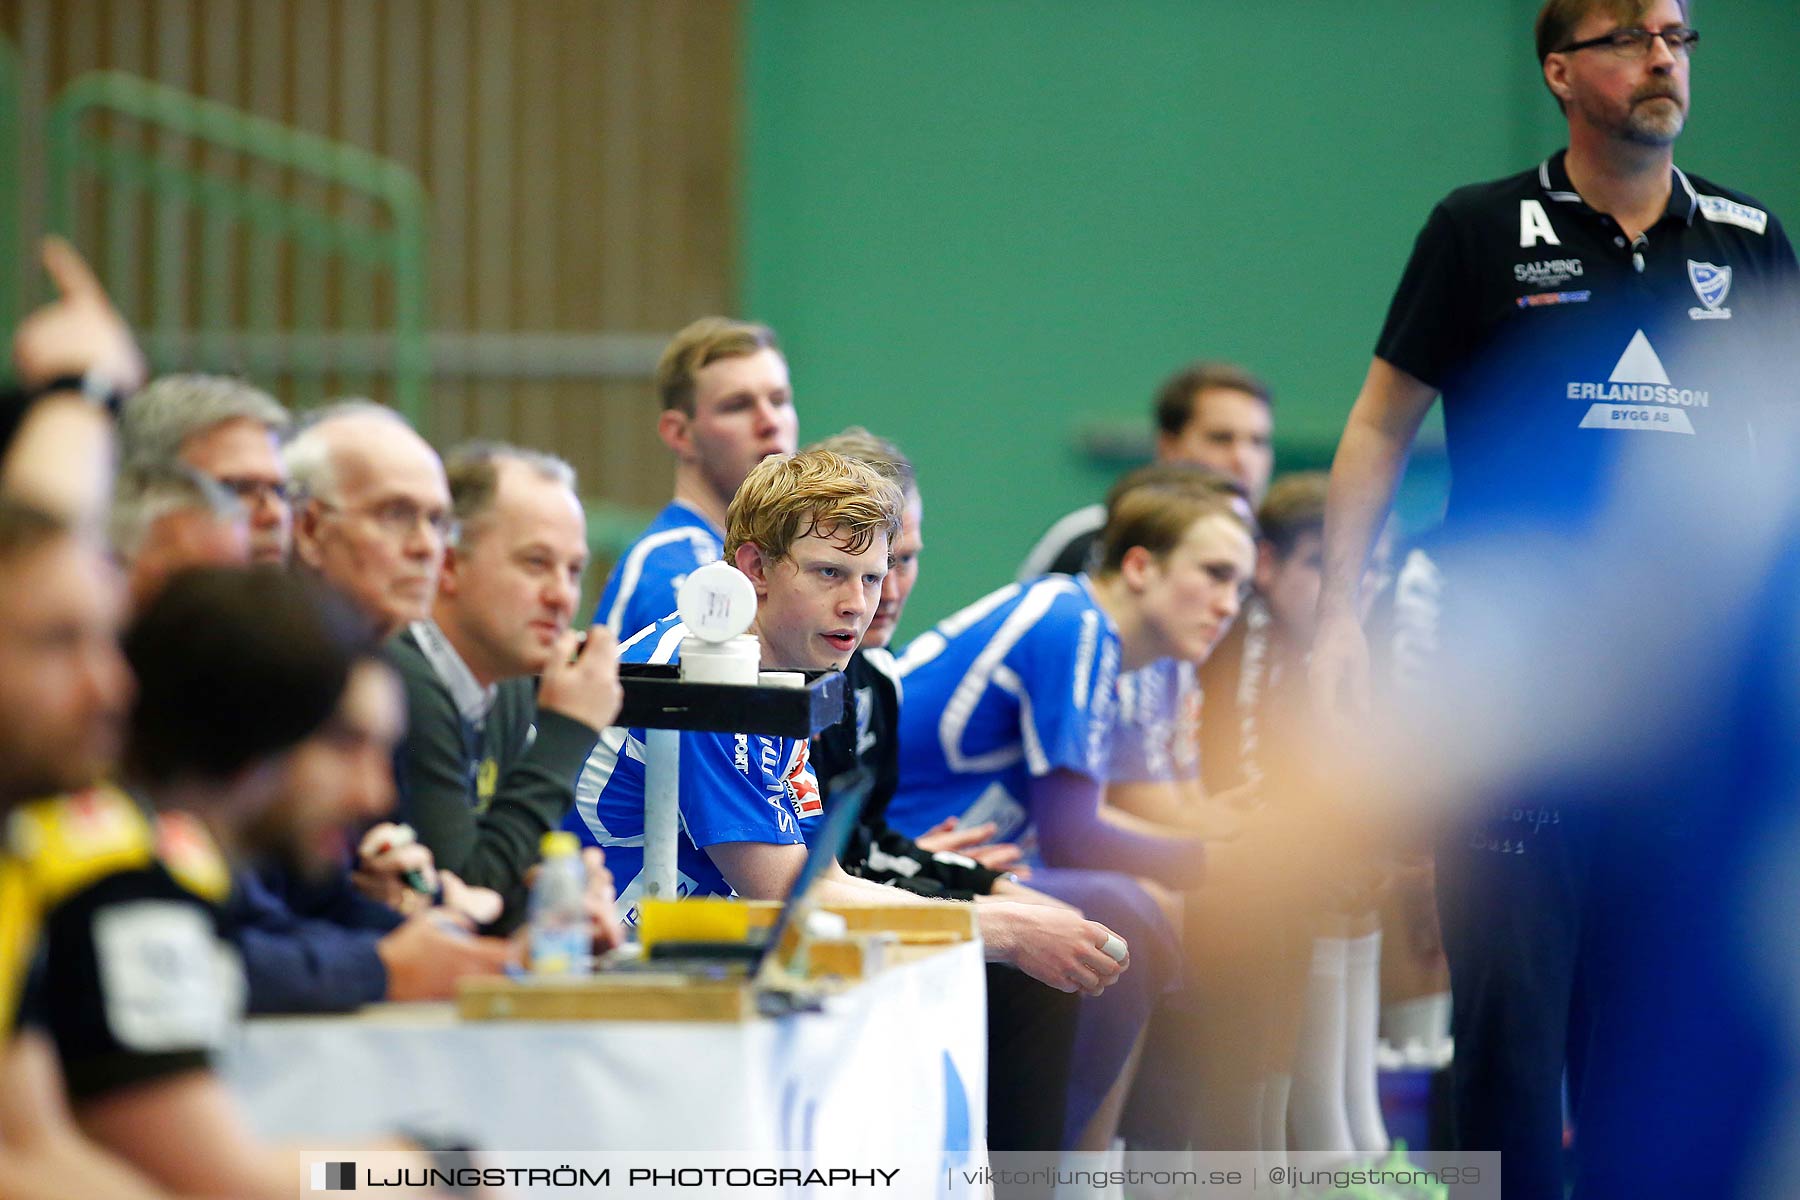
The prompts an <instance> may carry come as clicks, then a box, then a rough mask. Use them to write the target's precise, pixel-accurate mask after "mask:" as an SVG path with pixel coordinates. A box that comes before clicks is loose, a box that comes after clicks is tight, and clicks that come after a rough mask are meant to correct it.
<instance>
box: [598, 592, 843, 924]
mask: <svg viewBox="0 0 1800 1200" xmlns="http://www.w3.org/2000/svg"><path fill="white" fill-rule="evenodd" d="M687 635H688V629H687V626H686V625H683V624H682V623H681V620H680V618H678V617H672V616H671V617H667V618H665V619H663V620H661V621H658V622H656V623H655V624H654V625H652V626H651V627H649V628H647V629H644V630H642V631H641V632H640V633H638V634H637V635H636V636H635V637H633V638H632V639H631V640H630V641H628V642H626V643H625V644H624V645H623V646H621V647H620V648H619V661H620V662H626V663H673V662H678V661H679V660H680V654H681V639H682V638H684V637H686V636H687ZM645 755H646V751H645V746H644V730H642V729H640V728H631V729H626V728H623V727H621V726H617V725H615V726H613V727H611V728H609V729H607V730H605V731H603V732H602V733H601V735H600V741H599V743H598V744H597V745H596V746H595V747H594V752H593V753H592V754H590V755H589V756H588V760H587V763H586V765H584V766H583V767H582V769H581V775H580V777H579V778H578V779H577V780H576V783H575V807H574V810H573V811H572V812H571V813H570V814H569V818H568V819H567V820H566V821H564V822H563V828H565V829H568V830H570V831H572V832H574V833H575V834H576V835H577V836H578V837H580V838H581V839H582V841H583V842H585V843H587V844H588V845H597V846H599V847H600V848H601V849H603V850H604V851H605V852H606V866H607V869H608V870H610V871H611V872H612V874H613V881H614V883H615V885H616V886H617V887H618V889H619V908H620V910H621V911H622V912H623V913H624V914H625V920H626V921H627V922H628V923H630V924H636V922H637V901H638V898H639V896H640V895H641V894H642V892H643V880H642V879H641V878H640V876H641V874H642V871H643V866H644V760H645ZM678 803H679V810H680V829H679V831H678V834H677V838H676V861H675V865H676V871H677V873H678V875H677V879H676V895H677V896H729V895H731V894H732V889H731V885H730V884H729V883H727V882H726V880H725V877H724V875H722V874H721V873H720V872H719V869H718V868H717V867H716V866H714V865H713V861H712V859H711V858H710V857H708V856H707V854H706V847H707V846H713V845H718V844H719V843H721V842H768V843H771V844H774V845H795V846H798V845H804V844H805V843H806V841H807V840H808V839H809V838H811V837H812V836H813V835H814V833H815V832H816V831H817V830H818V828H819V827H820V826H822V825H823V824H824V821H823V820H821V819H820V818H821V817H822V816H823V814H824V812H825V806H824V803H823V801H822V799H821V797H820V795H819V784H818V781H817V780H816V779H815V778H814V777H813V772H812V767H811V765H810V763H809V761H808V758H807V743H806V740H805V739H804V738H802V739H798V740H796V739H794V738H783V737H770V736H767V735H764V734H744V733H683V734H682V735H681V781H680V798H679V801H678Z"/></svg>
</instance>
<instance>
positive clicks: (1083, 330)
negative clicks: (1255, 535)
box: [741, 0, 1800, 636]
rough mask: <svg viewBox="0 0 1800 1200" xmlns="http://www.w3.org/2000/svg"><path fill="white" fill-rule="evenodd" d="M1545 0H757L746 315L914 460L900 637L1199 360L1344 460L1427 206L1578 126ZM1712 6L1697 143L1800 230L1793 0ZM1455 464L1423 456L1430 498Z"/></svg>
mask: <svg viewBox="0 0 1800 1200" xmlns="http://www.w3.org/2000/svg"><path fill="white" fill-rule="evenodd" d="M1536 8H1537V4H1536V2H1535V0H1439V2H1437V3H1429V4H1428V3H1424V2H1422V0H1363V2H1362V3H1357V4H1325V3H1307V2H1300V0H1282V2H1277V0H1256V2H1253V3H1245V2H1243V0H1236V2H1227V0H1120V2H1115V3H1077V2H1075V0H1068V2H1054V0H1040V2H1035V3H1025V2H1023V0H1019V2H1003V0H898V2H895V0H888V2H878V0H753V2H752V3H751V5H750V7H749V9H748V13H747V17H746V20H747V30H746V39H745V54H746V64H745V67H746V69H745V86H746V89H747V98H746V125H745V132H744V143H743V144H744V154H745V162H744V174H743V178H744V188H745V191H744V199H743V213H744V216H743V221H744V227H743V234H744V236H743V239H742V244H743V255H744V258H743V262H742V266H741V281H742V282H741V288H742V292H741V295H742V300H743V305H742V307H743V311H744V312H746V313H747V314H749V315H753V316H755V317H758V318H760V319H763V320H767V321H769V322H771V323H772V324H773V325H774V326H775V327H776V328H777V329H778V330H779V331H780V333H781V336H782V338H783V340H784V343H785V345H786V348H787V350H788V353H789V356H790V359H791V361H792V366H793V372H794V379H795V390H796V394H797V396H798V399H799V404H800V414H801V433H802V438H803V439H805V438H809V437H814V436H822V435H824V434H827V433H830V432H833V431H835V430H837V429H839V428H841V427H842V426H844V425H846V424H849V423H852V422H857V423H862V424H866V425H868V426H870V427H871V428H873V429H875V430H876V431H878V432H880V433H884V434H887V435H889V436H892V437H894V438H895V439H897V440H898V441H899V442H900V443H901V445H902V446H903V447H904V448H905V449H906V450H907V451H908V452H909V453H910V454H911V456H912V457H913V459H914V461H915V462H916V463H917V464H918V467H919V471H920V478H921V482H922V487H923V490H924V495H925V502H926V510H927V523H926V536H927V543H928V551H927V554H926V556H925V566H924V571H923V574H922V576H921V582H920V584H919V587H918V591H917V592H916V593H915V599H914V601H913V603H912V606H911V609H910V611H909V619H908V621H907V623H906V626H907V627H906V629H905V630H904V631H903V633H904V634H905V635H908V636H910V635H911V634H913V633H916V632H917V631H919V630H920V629H923V628H924V627H925V626H926V625H927V624H928V623H929V622H930V621H932V620H935V619H936V618H937V617H939V616H942V615H944V614H946V613H948V612H950V611H951V610H952V609H954V608H956V607H958V606H960V605H961V604H963V603H965V602H967V601H969V600H971V599H973V598H974V597H975V596H977V595H979V594H981V593H982V592H984V591H986V590H988V589H989V588H991V587H994V586H997V585H998V584H1000V583H1002V582H1004V581H1005V580H1006V579H1008V578H1010V577H1011V573H1012V571H1013V569H1014V567H1015V566H1016V564H1017V563H1018V561H1019V559H1020V558H1021V557H1022V556H1023V555H1024V553H1025V551H1026V549H1027V548H1028V546H1029V545H1030V544H1031V542H1032V541H1033V540H1034V539H1035V538H1036V536H1037V535H1038V534H1039V533H1040V532H1041V531H1042V530H1043V528H1044V527H1045V526H1046V525H1047V524H1048V523H1049V522H1050V521H1051V520H1053V519H1055V518H1056V517H1057V516H1059V515H1061V514H1062V513H1064V512H1066V511H1068V510H1069V509H1070V508H1072V507H1074V506H1075V505H1077V504H1080V503H1085V502H1087V501H1089V500H1091V499H1094V498H1097V497H1098V495H1099V494H1100V493H1101V492H1102V491H1103V490H1104V488H1105V486H1106V484H1107V482H1108V481H1109V479H1110V478H1111V477H1112V476H1113V474H1114V473H1115V472H1116V470H1117V469H1118V465H1117V463H1116V462H1108V461H1103V460H1100V459H1097V458H1095V457H1094V456H1093V455H1091V454H1088V453H1086V452H1084V451H1083V450H1082V448H1081V446H1080V439H1079V435H1080V433H1081V432H1082V431H1083V430H1084V429H1087V428H1089V427H1091V426H1093V425H1095V424H1097V423H1098V424H1110V425H1112V426H1115V427H1117V426H1122V427H1123V428H1125V429H1127V430H1131V429H1134V428H1136V427H1137V426H1138V425H1139V423H1144V424H1147V422H1148V415H1147V413H1148V406H1149V397H1150V394H1151V392H1152V391H1153V389H1154V388H1155V386H1156V384H1157V382H1158V381H1159V380H1160V379H1161V377H1162V376H1164V375H1165V374H1166V373H1167V372H1168V371H1169V370H1171V369H1172V368H1173V367H1174V366H1176V365H1178V364H1179V363H1182V362H1184V361H1186V360H1188V359H1190V358H1194V357H1199V356H1209V357H1222V358H1228V359H1234V360H1237V361H1240V362H1243V363H1245V364H1248V365H1250V366H1251V367H1253V368H1254V369H1256V370H1258V371H1260V372H1261V373H1263V374H1264V375H1265V376H1266V377H1268V379H1269V380H1270V381H1271V382H1272V383H1273V385H1274V387H1275V390H1276V393H1277V406H1278V407H1277V435H1278V445H1277V451H1278V469H1279V468H1280V467H1301V466H1314V465H1322V464H1323V463H1325V462H1327V461H1328V460H1329V457H1330V453H1331V449H1332V446H1333V444H1334V443H1335V440H1336V436H1337V434H1338V432H1339V430H1340V429H1341V428H1342V425H1343V420H1344V415H1345V413H1346V412H1347V411H1348V408H1349V405H1350V401H1351V399H1352V398H1353V396H1354V394H1355V391H1356V387H1357V385H1358V384H1359V383H1360V382H1361V379H1362V375H1363V372H1364V370H1365V368H1366V367H1367V364H1368V357H1369V353H1370V349H1371V347H1372V345H1373V342H1374V338H1375V334H1376V332H1377V329H1378V327H1379V325H1380V321H1381V317H1382V314H1383V312H1384V310H1385V306H1386V303H1387V300H1388V297H1389V295H1390V293H1391V292H1392V289H1393V287H1394V283H1395V281H1396V280H1397V279H1398V277H1399V273H1400V269H1401V267H1402V265H1403V263H1404V261H1405V258H1406V254H1407V251H1408V249H1409V247H1410V245H1411V241H1412V238H1413V236H1414V234H1415V233H1416V232H1417V230H1418V227H1419V225H1420V224H1421V222H1422V221H1423V220H1424V217H1425V215H1426V213H1427V212H1428V211H1429V209H1430V207H1431V205H1432V204H1433V203H1434V202H1435V201H1436V199H1437V198H1438V197H1439V196H1441V195H1442V194H1443V193H1444V192H1446V191H1448V190H1449V189H1450V188H1452V187H1454V186H1456V185H1459V184H1461V183H1465V182H1471V181H1474V180H1477V179H1486V178H1492V177H1495V176H1499V175H1504V174H1508V173H1511V172H1513V171H1516V170H1520V169H1523V168H1524V167H1527V166H1529V165H1531V164H1532V163H1534V162H1536V161H1537V160H1538V159H1540V158H1541V157H1543V156H1544V155H1545V154H1546V153H1548V152H1550V151H1552V150H1554V149H1555V148H1556V147H1557V146H1559V145H1560V144H1561V138H1562V124H1561V121H1560V118H1559V117H1558V115H1557V113H1556V110H1555V107H1554V105H1553V103H1552V101H1551V100H1550V98H1549V96H1548V95H1547V94H1546V93H1545V92H1544V91H1543V89H1542V85H1541V83H1540V82H1539V78H1538V71H1537V63H1536V61H1535V57H1534V55H1533V53H1532V49H1531V21H1532V18H1533V16H1534V14H1535V12H1536ZM1693 19H1694V23H1695V24H1696V26H1698V27H1699V28H1700V29H1702V31H1703V33H1704V36H1705V40H1704V43H1703V44H1702V46H1701V47H1700V49H1699V50H1698V51H1697V52H1696V58H1695V83H1694V111H1693V115H1692V117H1691V119H1690V122H1689V126H1688V132H1687V134H1686V136H1685V137H1684V138H1683V140H1682V142H1681V144H1680V146H1679V148H1678V154H1677V161H1678V162H1680V163H1682V164H1683V165H1684V166H1685V167H1687V168H1688V169H1690V170H1692V171H1695V172H1698V173H1700V174H1702V175H1706V176H1709V177H1713V178H1715V179H1717V180H1718V181H1720V182H1722V183H1725V184H1727V185H1728V186H1732V187H1737V188H1741V189H1743V190H1745V191H1749V192H1752V193H1754V194H1756V195H1758V196H1760V197H1761V198H1762V199H1763V200H1765V201H1766V202H1767V203H1768V204H1769V205H1770V206H1771V207H1772V208H1773V209H1774V210H1775V211H1776V212H1778V213H1782V214H1785V215H1786V216H1787V217H1788V218H1789V221H1790V223H1800V86H1797V85H1800V67H1796V66H1795V62H1796V58H1795V54H1796V47H1800V4H1796V3H1795V0H1732V3H1730V4H1725V3H1718V4H1711V3H1701V4H1700V5H1699V6H1698V7H1697V9H1696V11H1695V13H1694V17H1693ZM1427 436H1428V437H1434V436H1436V434H1435V430H1434V431H1432V432H1431V433H1428V435H1427ZM1441 476H1442V471H1441V462H1440V461H1438V460H1437V459H1436V456H1435V455H1433V454H1431V453H1430V452H1429V451H1422V452H1421V454H1420V455H1418V456H1417V458H1416V460H1415V467H1414V471H1413V473H1412V475H1411V476H1410V477H1409V480H1408V486H1407V489H1406V495H1405V498H1404V509H1405V513H1406V515H1408V516H1409V517H1411V519H1412V520H1413V521H1414V522H1415V523H1416V522H1418V521H1421V520H1425V519H1428V518H1429V516H1430V513H1431V511H1432V509H1433V506H1434V505H1435V504H1437V503H1440V502H1441V488H1442V477H1441Z"/></svg>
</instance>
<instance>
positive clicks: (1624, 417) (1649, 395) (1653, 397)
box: [1568, 329, 1712, 436]
mask: <svg viewBox="0 0 1800 1200" xmlns="http://www.w3.org/2000/svg"><path fill="white" fill-rule="evenodd" d="M1568 398H1569V399H1571V400H1587V401H1590V404H1589V406H1588V409H1587V412H1586V413H1585V414H1584V415H1583V416H1582V418H1581V428H1583V429H1617V430H1627V431H1632V432H1645V433H1685V434H1688V435H1690V436H1691V435H1692V434H1693V432H1694V423H1693V421H1692V420H1690V419H1689V417H1688V414H1687V412H1686V410H1687V409H1690V408H1707V407H1709V406H1710V405H1711V404H1712V395H1711V393H1709V392H1706V391H1704V390H1701V389H1699V388H1688V387H1679V386H1677V385H1676V384H1675V383H1673V382H1672V381H1671V380H1670V379H1669V373H1668V371H1667V370H1665V369H1664V368H1663V363H1662V359H1661V358H1660V357H1658V356H1657V353H1656V349H1655V347H1653V346H1652V345H1651V344H1650V339H1649V338H1647V337H1645V336H1644V331H1643V330H1641V329H1640V330H1638V331H1637V332H1636V333H1634V334H1632V335H1631V341H1630V342H1629V343H1627V344H1626V346H1625V352H1624V353H1623V354H1621V355H1620V356H1619V361H1618V363H1617V365H1615V366H1614V367H1613V369H1612V374H1611V375H1609V376H1607V378H1606V381H1605V382H1604V383H1601V382H1578V383H1571V384H1569V385H1568Z"/></svg>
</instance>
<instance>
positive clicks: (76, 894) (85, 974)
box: [7, 788, 243, 1099]
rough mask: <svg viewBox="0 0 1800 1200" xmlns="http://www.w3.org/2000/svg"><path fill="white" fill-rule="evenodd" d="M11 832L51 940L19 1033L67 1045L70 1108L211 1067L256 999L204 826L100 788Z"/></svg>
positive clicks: (42, 939) (16, 860)
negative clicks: (32, 1031)
mask: <svg viewBox="0 0 1800 1200" xmlns="http://www.w3.org/2000/svg"><path fill="white" fill-rule="evenodd" d="M9 832H10V835H11V836H10V843H11V850H12V853H11V855H10V856H9V859H8V862H7V865H8V867H10V868H13V869H14V870H15V871H16V872H17V873H18V875H19V877H20V878H21V879H22V881H23V888H24V891H25V893H26V899H27V901H28V907H27V909H26V911H27V913H28V915H29V917H30V921H31V924H34V925H35V926H36V928H37V931H38V935H37V948H36V953H35V955H32V954H31V953H30V951H29V950H28V951H25V954H27V955H29V956H30V957H31V961H32V966H31V971H30V978H29V982H28V983H27V985H26V988H25V999H24V1001H23V1008H22V1011H21V1013H20V1014H19V1020H20V1021H21V1022H23V1023H28V1024H32V1025H36V1026H39V1027H41V1028H43V1029H44V1030H45V1031H46V1032H47V1033H49V1034H50V1036H51V1037H52V1039H53V1040H54V1041H55V1043H56V1047H57V1052H58V1055H59V1057H60V1058H61V1059H62V1065H63V1072H64V1075H65V1076H66V1078H67V1080H68V1085H69V1091H70V1094H71V1096H73V1097H74V1098H76V1099H81V1098H82V1097H84V1096H93V1095H98V1094H101V1093H104V1092H107V1091H110V1090H112V1089H114V1088H117V1087H122V1086H125V1085H128V1084H132V1083H138V1082H143V1081H145V1080H148V1079H153V1078H157V1077H160V1076H163V1075H167V1074H171V1073H174V1072H177V1071H183V1070H191V1069H194V1068H197V1067H202V1066H205V1065H206V1064H207V1063H208V1062H209V1061H210V1055H211V1053H212V1051H213V1050H214V1049H215V1048H216V1047H217V1046H218V1045H219V1044H220V1042H221V1040H222V1039H223V1037H224V1036H225V1034H226V1032H227V1031H228V1030H229V1029H230V1028H231V1026H232V1025H233V1023H234V1022H235V1021H236V1019H237V1017H238V1015H239V1014H240V1013H241V1012H242V1009H243V987H242V982H241V981H242V975H241V972H240V971H239V969H238V967H237V962H236V956H235V954H234V953H233V952H232V951H231V950H230V949H229V948H228V945H227V943H226V942H225V940H224V937H223V933H224V930H223V927H222V917H221V913H220V908H219V905H220V904H221V903H222V902H223V901H224V899H225V897H226V894H227V891H228V889H229V874H228V872H227V869H226V866H225V863H224V860H223V858H222V857H221V855H220V854H219V852H218V849H217V848H216V846H214V844H213V843H212V841H211V839H210V838H209V837H208V835H207V834H206V832H205V831H204V829H202V828H201V827H200V825H199V823H198V822H196V821H195V820H194V819H193V818H191V817H188V816H186V815H185V814H179V813H171V814H164V815H162V816H161V817H158V818H156V819H155V820H154V821H152V820H151V819H150V818H148V817H146V816H145V814H144V813H143V812H142V811H141V810H140V809H139V808H138V806H137V805H136V804H135V803H133V801H132V800H131V799H130V797H128V796H126V795H125V794H124V793H122V792H119V791H117V790H115V789H111V788H101V789H96V790H93V791H88V792H82V793H78V794H76V795H71V796H63V797H57V798H55V799H52V800H46V801H41V802H38V803H36V804H32V805H28V806H26V807H25V808H23V809H21V810H20V811H19V812H18V813H16V814H15V815H14V817H13V821H12V828H11V830H10V831H9ZM21 927H22V928H23V927H24V926H21ZM9 934H10V931H9ZM15 961H17V960H15ZM13 995H15V996H16V995H17V990H16V986H15V988H14V990H13Z"/></svg>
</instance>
